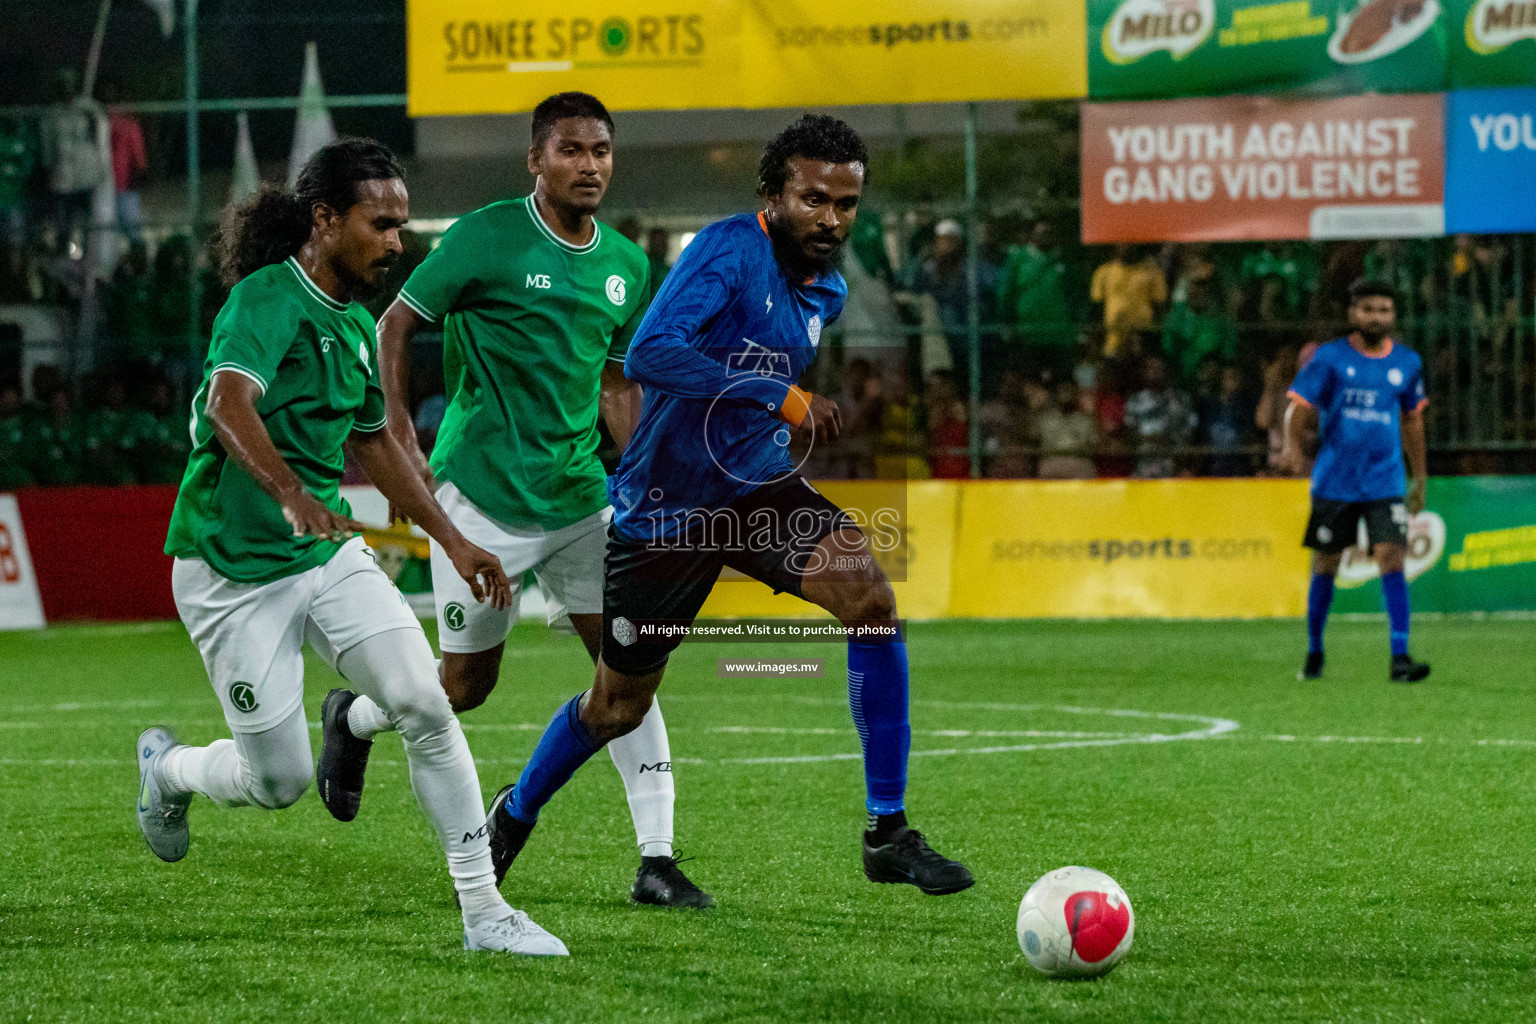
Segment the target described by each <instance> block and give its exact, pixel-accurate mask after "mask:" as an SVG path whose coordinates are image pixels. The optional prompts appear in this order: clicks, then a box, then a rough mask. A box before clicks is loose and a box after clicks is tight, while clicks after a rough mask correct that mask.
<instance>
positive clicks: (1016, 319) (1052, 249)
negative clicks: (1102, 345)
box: [997, 220, 1077, 380]
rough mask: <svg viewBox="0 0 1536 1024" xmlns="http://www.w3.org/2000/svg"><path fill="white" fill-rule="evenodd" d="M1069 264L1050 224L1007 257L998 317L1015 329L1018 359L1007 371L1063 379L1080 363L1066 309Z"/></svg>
mask: <svg viewBox="0 0 1536 1024" xmlns="http://www.w3.org/2000/svg"><path fill="white" fill-rule="evenodd" d="M1066 272H1067V267H1066V264H1065V263H1064V262H1063V261H1062V259H1061V256H1060V254H1059V253H1058V251H1057V247H1056V234H1055V231H1054V230H1053V229H1052V227H1051V225H1050V224H1049V223H1048V222H1046V221H1043V220H1042V221H1039V222H1037V223H1036V224H1035V226H1034V227H1033V228H1032V229H1031V230H1030V235H1029V241H1028V242H1026V243H1025V244H1023V245H1021V246H1017V247H1015V248H1014V249H1013V250H1012V251H1010V252H1009V254H1008V261H1007V263H1005V264H1004V265H1003V269H1002V272H1001V274H1000V275H999V280H998V288H997V291H998V295H997V307H998V318H999V319H1000V320H1001V321H1002V322H1003V323H1005V324H1008V325H1010V329H1011V331H1012V340H1013V342H1014V344H1015V345H1017V346H1018V349H1019V355H1018V357H1017V358H1009V359H1007V360H1006V361H1005V365H1006V366H1023V367H1026V368H1027V369H1028V371H1029V372H1031V373H1038V372H1040V371H1042V370H1045V371H1048V372H1049V373H1050V374H1051V376H1052V377H1053V378H1054V379H1056V380H1063V379H1065V378H1066V377H1067V375H1068V374H1069V373H1071V371H1072V366H1073V364H1074V362H1075V361H1076V358H1077V323H1076V319H1075V318H1074V317H1073V316H1072V314H1071V312H1070V311H1069V308H1068V305H1067V292H1066V283H1065V279H1066Z"/></svg>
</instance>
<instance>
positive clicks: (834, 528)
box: [488, 115, 974, 895]
mask: <svg viewBox="0 0 1536 1024" xmlns="http://www.w3.org/2000/svg"><path fill="white" fill-rule="evenodd" d="M868 162H869V157H868V153H867V152H866V150H865V148H864V144H863V142H862V141H861V140H860V139H859V137H858V135H857V134H856V133H855V132H854V131H853V129H851V128H850V127H849V126H848V125H846V124H844V123H843V122H842V121H838V120H836V119H835V118H831V117H826V116H819V115H806V116H805V117H802V118H801V119H800V120H799V121H797V122H795V123H794V124H792V125H791V126H789V128H787V129H786V130H785V131H784V132H783V133H781V134H780V135H779V137H778V138H777V139H775V140H774V141H773V142H771V143H770V144H769V145H768V147H767V150H766V152H765V153H764V155H763V161H762V165H761V170H760V175H759V180H760V184H759V186H758V192H759V195H760V196H761V198H762V199H763V202H764V207H765V209H764V210H763V211H762V212H761V213H759V214H757V215H755V216H754V215H741V216H737V217H731V218H728V219H726V220H723V221H719V222H717V223H715V224H712V225H710V226H709V227H707V228H705V229H704V230H703V231H701V232H699V234H698V236H697V237H696V238H695V239H694V240H693V242H692V243H691V244H690V245H689V246H688V248H687V249H686V250H685V251H684V252H683V255H682V257H681V258H680V259H679V260H678V262H677V265H676V266H675V267H674V268H673V269H672V272H671V273H670V274H669V275H668V276H667V279H666V282H665V283H664V284H663V286H662V288H661V289H660V291H659V292H658V293H657V295H656V297H655V300H654V301H653V303H652V305H651V309H650V311H649V313H648V314H647V315H646V317H645V320H644V322H643V323H642V324H641V326H640V329H639V331H638V332H637V333H636V335H635V337H634V340H633V341H632V342H631V344H630V348H629V354H628V356H627V358H626V361H625V374H626V376H628V377H629V379H631V380H635V381H638V382H639V383H640V384H641V385H642V386H643V387H644V389H645V398H644V403H643V405H642V408H641V413H640V422H639V426H638V427H637V429H636V432H635V435H634V438H633V440H632V441H631V442H630V445H629V447H628V448H627V449H626V450H625V453H624V457H623V460H622V461H621V462H620V464H619V468H618V471H617V473H616V474H615V475H614V477H613V478H612V479H611V480H610V482H609V489H610V496H611V498H612V500H613V505H614V519H613V524H612V526H611V528H610V531H609V539H608V555H607V566H606V574H607V578H606V580H605V585H604V594H603V617H604V623H603V625H604V630H603V648H602V657H601V659H600V660H599V661H598V666H597V675H596V679H595V681H594V683H593V686H592V689H591V690H589V691H587V692H586V693H584V694H580V695H578V696H576V697H573V698H572V699H571V700H570V701H568V702H567V703H566V704H564V705H563V706H562V707H561V708H560V709H559V710H558V711H557V712H556V713H555V716H554V718H553V719H552V720H551V722H550V724H549V728H548V729H547V730H546V731H545V733H544V735H543V737H542V738H541V739H540V740H539V743H538V746H537V748H536V749H535V750H534V753H533V756H532V758H531V759H530V760H529V762H528V764H527V765H526V766H525V768H524V769H523V773H522V775H521V777H520V778H519V779H518V781H517V783H516V785H515V786H511V787H508V788H507V789H505V790H503V791H502V792H500V793H498V794H497V796H496V798H495V799H494V800H492V802H491V812H490V818H489V821H488V826H489V831H490V834H491V848H492V857H493V859H494V861H495V864H496V868H497V872H498V878H499V877H501V875H502V874H504V873H505V871H506V869H507V867H509V866H510V865H511V863H512V860H513V858H515V857H516V856H517V854H518V852H519V851H520V850H521V849H522V847H523V844H524V843H525V842H526V840H527V838H528V835H529V833H530V832H531V831H532V829H533V826H534V823H535V822H536V821H537V820H538V814H539V811H540V809H541V808H542V807H543V806H544V804H545V803H546V802H547V801H548V800H549V799H550V797H552V796H553V795H554V793H555V792H556V790H558V789H559V788H560V787H561V786H563V785H564V784H565V782H566V781H567V780H568V779H569V778H570V777H571V775H572V773H573V772H575V770H576V769H577V768H578V767H580V766H581V764H582V763H583V762H585V761H586V760H587V759H588V758H590V757H591V756H592V755H593V754H594V753H596V752H597V751H598V750H600V749H602V747H603V745H604V744H606V743H608V742H610V741H611V740H613V739H614V738H616V737H618V736H622V735H624V734H625V733H627V732H628V731H630V730H631V729H634V728H635V727H636V726H637V725H638V724H639V723H640V721H641V719H642V718H643V717H644V716H645V714H646V711H647V709H648V708H649V707H650V706H651V699H652V697H653V695H654V694H655V693H656V689H657V687H658V686H659V685H660V683H661V678H662V674H663V672H664V671H665V668H666V663H667V659H668V658H669V657H670V655H671V653H672V651H673V650H674V649H675V648H676V647H677V645H678V643H679V640H678V639H677V638H675V637H673V638H670V639H663V640H654V639H647V637H646V636H645V635H642V626H643V624H644V623H647V622H655V621H658V620H661V621H668V622H684V623H687V622H692V620H693V619H694V617H695V616H696V615H697V614H698V611H699V608H700V607H701V606H702V605H703V603H704V600H705V598H707V597H708V596H709V592H710V590H711V588H712V587H713V586H714V582H715V579H716V577H718V576H719V574H720V571H721V568H722V567H724V566H731V567H732V568H735V569H737V570H739V571H741V572H743V573H745V574H746V575H749V576H752V577H754V578H756V579H758V580H761V581H763V582H765V583H767V584H769V585H770V586H772V587H773V588H774V589H775V590H776V591H785V592H788V593H792V594H795V595H797V596H799V597H802V598H804V599H805V600H807V601H810V602H812V603H814V604H817V605H820V606H821V607H822V608H825V609H826V610H827V611H829V612H831V613H832V614H833V615H835V616H836V617H837V618H838V619H840V620H842V621H843V622H844V623H845V624H850V625H852V624H856V623H864V624H875V625H879V626H884V627H885V631H886V635H888V636H890V635H895V636H896V637H897V638H896V639H880V640H871V641H865V640H862V639H854V640H850V641H849V644H848V696H849V703H850V705H851V708H852V712H853V718H854V723H855V724H856V725H857V726H858V731H859V738H860V740H861V741H862V744H863V750H864V770H865V783H866V801H865V805H866V808H867V810H868V811H869V827H868V829H867V831H866V832H865V834H864V840H863V857H864V871H865V874H866V875H867V876H868V877H869V878H870V879H871V880H872V881H876V882H905V883H910V884H912V885H916V886H917V887H918V888H919V889H921V890H922V891H923V892H925V893H929V894H932V895H940V894H945V893H953V892H959V891H960V890H962V889H966V888H969V887H970V886H971V885H972V884H973V883H974V880H973V878H972V877H971V873H970V872H969V871H968V870H966V868H965V866H964V865H962V864H960V863H958V862H956V861H952V860H949V859H947V858H945V857H943V856H941V855H939V854H938V853H936V852H935V851H934V850H933V849H932V848H931V847H930V846H929V845H928V843H927V841H926V840H925V839H924V838H923V835H922V833H920V832H918V831H916V830H915V829H912V828H909V827H908V825H907V821H906V814H905V804H904V793H905V788H906V776H907V754H908V750H909V748H910V746H911V727H910V725H909V722H908V713H907V652H906V646H905V644H904V643H903V642H902V641H901V640H900V639H899V634H896V632H895V629H894V627H895V626H896V602H895V595H894V593H893V591H892V589H891V586H890V583H889V582H888V581H887V579H886V577H885V575H884V573H883V572H882V571H881V569H880V567H879V565H878V564H877V563H876V561H875V559H874V558H873V556H872V555H871V554H870V549H869V546H868V544H867V543H866V541H865V538H864V536H863V534H862V533H861V532H860V531H859V530H858V528H857V527H856V526H855V525H854V523H853V522H852V520H851V519H850V518H849V517H848V516H847V514H846V513H844V512H843V510H842V509H840V508H839V507H838V506H836V505H834V504H833V503H832V502H830V501H828V500H827V499H826V498H825V497H823V496H822V495H821V493H820V492H818V491H817V490H816V489H815V488H814V487H812V486H811V485H810V484H809V483H808V482H806V480H805V479H804V478H803V477H801V476H800V475H798V474H797V473H795V472H794V466H793V464H792V460H791V458H790V455H789V452H788V449H787V447H786V445H787V442H788V440H789V437H790V434H789V431H790V430H799V431H802V432H804V433H806V434H808V435H809V436H810V437H812V438H813V439H821V440H830V439H832V438H835V437H836V436H837V432H838V430H839V427H840V422H839V418H838V411H837V406H836V405H835V404H834V403H833V402H831V401H830V400H828V399H826V398H824V397H821V396H817V395H810V394H807V393H806V392H803V391H801V390H800V389H799V388H798V387H796V386H795V381H796V380H798V379H799V378H800V376H801V375H802V374H803V373H804V372H805V370H806V368H807V367H808V366H809V365H810V364H811V361H812V360H813V359H814V358H815V355H816V349H817V346H818V344H819V342H820V340H821V333H822V331H823V329H824V328H825V327H826V326H827V325H828V324H829V323H831V322H832V321H833V320H834V319H835V318H836V317H837V316H838V315H839V313H841V312H842V306H843V300H844V298H845V296H846V294H847V286H846V285H845V283H844V281H843V278H842V275H841V274H839V273H838V271H837V270H836V268H835V266H834V260H835V258H836V256H837V254H838V252H839V251H840V250H841V248H842V246H843V244H844V242H845V241H846V240H847V238H848V234H849V231H850V229H851V228H852V226H853V222H854V218H855V216H856V215H857V213H858V204H859V199H860V196H861V194H862V192H863V188H864V177H865V169H866V167H867V165H868ZM850 556H851V557H850ZM637 624H639V625H637Z"/></svg>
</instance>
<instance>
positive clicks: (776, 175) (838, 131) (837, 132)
mask: <svg viewBox="0 0 1536 1024" xmlns="http://www.w3.org/2000/svg"><path fill="white" fill-rule="evenodd" d="M796 156H798V157H803V158H804V159H807V160H824V161H826V162H827V163H833V164H851V163H861V164H863V165H864V167H865V174H866V175H867V174H868V168H869V150H868V149H867V148H866V147H865V145H864V140H863V139H861V138H859V133H858V132H856V131H854V130H853V128H852V127H851V126H850V125H849V124H848V122H846V121H840V120H838V119H837V118H835V117H831V116H829V115H827V114H802V115H800V119H799V120H798V121H796V122H795V123H794V124H792V125H790V126H789V127H788V128H785V129H784V130H783V131H782V132H780V133H779V134H778V137H777V138H775V139H774V140H773V141H772V142H770V143H768V147H767V148H766V149H764V150H763V161H762V163H761V164H759V165H758V169H757V190H758V192H759V193H760V194H762V195H765V196H772V195H777V194H779V193H780V192H782V191H784V183H785V182H786V181H788V180H789V160H790V157H796Z"/></svg>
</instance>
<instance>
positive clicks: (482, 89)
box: [406, 0, 741, 117]
mask: <svg viewBox="0 0 1536 1024" xmlns="http://www.w3.org/2000/svg"><path fill="white" fill-rule="evenodd" d="M739 6H740V5H739V2H738V0H558V2H554V0H527V2H522V3H517V4H508V3H505V2H504V0H409V4H408V8H407V13H406V18H407V39H406V54H407V61H406V63H407V92H408V94H409V101H408V105H409V112H410V114H411V116H413V117H420V116H423V115H432V114H506V113H516V112H518V111H524V110H532V109H533V108H534V107H535V106H537V105H538V103H539V101H540V100H542V99H544V97H546V96H550V95H552V94H554V93H557V92H564V91H566V90H571V89H575V90H580V91H582V92H590V93H593V94H595V95H597V96H598V97H600V98H601V99H602V100H603V102H604V103H605V104H606V105H607V106H609V107H610V108H612V109H614V110H664V109H676V108H682V107H734V106H740V103H739V102H737V98H738V91H739V90H738V82H739V77H740V67H739V64H740V58H739V49H740V35H741V31H740V25H741V19H740V14H739Z"/></svg>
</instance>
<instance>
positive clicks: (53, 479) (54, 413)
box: [22, 386, 85, 485]
mask: <svg viewBox="0 0 1536 1024" xmlns="http://www.w3.org/2000/svg"><path fill="white" fill-rule="evenodd" d="M43 405H44V412H43V414H42V415H41V416H35V417H32V418H31V419H30V421H29V423H28V430H27V435H26V440H25V441H23V442H22V451H23V453H24V458H25V460H26V465H27V468H28V470H29V471H30V472H31V474H32V477H33V478H34V479H35V480H36V481H37V482H38V483H40V484H55V485H63V484H77V483H80V481H81V478H82V476H83V475H84V474H83V473H82V462H83V458H82V456H83V454H84V449H85V430H84V427H83V425H82V424H81V422H80V417H79V416H77V415H75V409H74V403H72V402H71V401H70V400H69V391H68V389H66V388H64V387H63V386H60V387H57V388H54V390H53V391H52V392H50V393H49V394H48V396H47V398H46V400H45V401H44V403H43Z"/></svg>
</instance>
